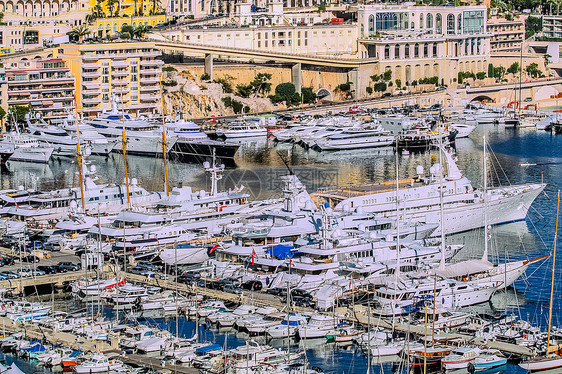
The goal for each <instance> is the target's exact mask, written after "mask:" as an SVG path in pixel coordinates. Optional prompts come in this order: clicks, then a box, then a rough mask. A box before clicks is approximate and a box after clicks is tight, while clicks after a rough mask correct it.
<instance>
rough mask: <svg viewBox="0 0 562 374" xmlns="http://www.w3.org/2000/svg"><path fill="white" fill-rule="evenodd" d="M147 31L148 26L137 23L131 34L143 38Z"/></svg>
mask: <svg viewBox="0 0 562 374" xmlns="http://www.w3.org/2000/svg"><path fill="white" fill-rule="evenodd" d="M149 31H150V26H147V25H145V24H142V23H139V25H138V26H137V27H135V29H134V31H133V35H134V36H135V37H137V38H139V39H143V38H144V35H145V34H146V33H147V32H149Z"/></svg>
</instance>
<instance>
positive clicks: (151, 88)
mask: <svg viewBox="0 0 562 374" xmlns="http://www.w3.org/2000/svg"><path fill="white" fill-rule="evenodd" d="M140 91H141V92H143V91H148V92H154V91H160V86H140Z"/></svg>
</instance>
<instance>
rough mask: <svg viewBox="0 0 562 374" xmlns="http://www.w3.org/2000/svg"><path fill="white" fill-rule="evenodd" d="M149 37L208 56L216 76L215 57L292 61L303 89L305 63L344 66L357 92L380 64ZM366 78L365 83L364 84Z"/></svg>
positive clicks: (171, 48)
mask: <svg viewBox="0 0 562 374" xmlns="http://www.w3.org/2000/svg"><path fill="white" fill-rule="evenodd" d="M151 36H152V38H151V39H149V40H150V41H151V42H153V43H154V46H155V48H157V49H160V50H162V51H164V52H168V53H177V54H187V55H193V56H201V57H204V58H205V73H206V74H208V75H209V76H210V77H211V79H212V78H213V59H214V58H223V57H226V58H229V59H243V60H248V61H272V60H273V61H275V62H282V63H287V64H292V72H291V81H292V83H293V84H294V85H295V87H296V88H297V91H298V92H300V91H301V86H302V66H303V65H308V66H317V67H328V68H337V69H342V70H343V71H344V72H346V73H347V75H348V81H349V82H352V83H353V85H354V87H355V91H356V93H362V92H364V91H365V89H364V85H366V83H368V79H369V76H370V75H371V74H370V72H369V70H370V69H369V66H373V64H378V59H374V58H373V59H350V58H341V57H337V56H334V57H326V56H317V55H303V54H293V53H283V52H273V51H267V50H258V49H245V48H233V47H224V46H217V45H208V44H198V43H186V42H180V41H171V40H167V39H162V38H161V37H160V38H158V36H159V35H156V34H151ZM363 82H365V84H362V83H363Z"/></svg>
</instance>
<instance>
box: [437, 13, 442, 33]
mask: <svg viewBox="0 0 562 374" xmlns="http://www.w3.org/2000/svg"><path fill="white" fill-rule="evenodd" d="M435 32H436V33H437V34H442V33H443V20H442V19H441V14H439V13H437V15H436V16H435Z"/></svg>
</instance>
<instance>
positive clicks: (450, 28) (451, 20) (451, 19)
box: [447, 14, 455, 35]
mask: <svg viewBox="0 0 562 374" xmlns="http://www.w3.org/2000/svg"><path fill="white" fill-rule="evenodd" d="M454 33H455V16H454V15H452V14H449V15H447V34H448V35H451V34H454Z"/></svg>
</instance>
